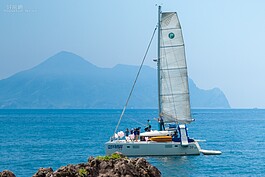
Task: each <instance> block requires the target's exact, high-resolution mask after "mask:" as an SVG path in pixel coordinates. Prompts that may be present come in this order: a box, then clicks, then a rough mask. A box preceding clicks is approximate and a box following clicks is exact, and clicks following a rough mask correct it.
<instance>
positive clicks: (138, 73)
mask: <svg viewBox="0 0 265 177" xmlns="http://www.w3.org/2000/svg"><path fill="white" fill-rule="evenodd" d="M156 29H157V26H156V27H155V29H154V32H153V34H152V37H151V40H150V42H149V44H148V47H147V49H146V51H145V54H144V57H143V60H142V63H141V65H140V68H139V70H138V72H137V75H136V78H135V80H134V83H133V86H132V88H131V91H130V94H129V96H128V98H127V100H126V103H125V105H124V107H123V110H122V113H121V115H120V119H119V121H118V124H117V126H116V128H115V131H114V134H113V136H115V133H116V132H117V130H118V128H119V125H120V122H121V119H122V117H123V115H124V112H125V110H126V107H127V105H128V103H129V100H130V98H131V95H132V93H133V90H134V87H135V84H136V81H137V79H138V77H139V75H140V72H141V69H142V67H143V64H144V61H145V58H146V56H147V53H148V51H149V48H150V46H151V43H152V41H153V38H154V36H155V32H156Z"/></svg>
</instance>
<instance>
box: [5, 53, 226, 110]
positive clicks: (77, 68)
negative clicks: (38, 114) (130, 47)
mask: <svg viewBox="0 0 265 177" xmlns="http://www.w3.org/2000/svg"><path fill="white" fill-rule="evenodd" d="M137 71H138V67H137V66H129V65H117V66H115V67H113V68H99V67H97V66H95V65H93V64H91V63H89V62H88V61H86V60H84V59H83V58H81V57H80V56H78V55H75V54H73V53H70V52H65V51H62V52H60V53H58V54H56V55H54V56H52V57H50V58H48V59H47V60H46V61H44V62H43V63H41V64H39V65H37V66H36V67H34V68H32V69H29V70H26V71H22V72H19V73H17V74H15V75H13V76H11V77H9V78H7V79H3V80H0V108H10V109H13V108H36V109H38V108H118V109H121V108H123V106H124V104H125V102H126V99H127V97H128V94H129V92H130V89H131V87H132V84H133V82H134V79H135V75H136V73H137ZM189 83H190V85H189V86H190V92H191V106H192V107H193V108H195V107H197V108H230V106H229V103H228V101H227V99H226V97H225V95H224V93H223V92H222V91H221V90H220V89H218V88H215V89H212V90H202V89H199V88H198V87H197V86H196V85H195V84H194V82H193V81H192V80H191V79H190V82H189ZM128 107H129V108H157V81H156V70H155V69H153V68H151V67H148V66H143V68H142V71H141V74H140V77H139V79H138V82H137V84H136V87H135V90H134V92H133V94H132V97H131V100H130V102H129V105H128Z"/></svg>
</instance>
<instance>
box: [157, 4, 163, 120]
mask: <svg viewBox="0 0 265 177" xmlns="http://www.w3.org/2000/svg"><path fill="white" fill-rule="evenodd" d="M160 23H161V6H158V24H157V28H158V31H157V33H158V35H157V41H158V44H157V83H158V116H159V115H160V113H161V110H162V108H161V99H160V93H161V87H160V85H161V83H160V82H161V81H160V30H161V29H160V28H161V27H160Z"/></svg>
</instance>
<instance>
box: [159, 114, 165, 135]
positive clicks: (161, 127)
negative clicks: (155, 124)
mask: <svg viewBox="0 0 265 177" xmlns="http://www.w3.org/2000/svg"><path fill="white" fill-rule="evenodd" d="M159 116H160V122H159V123H160V131H162V130H165V123H164V119H163V114H162V113H160V115H159Z"/></svg>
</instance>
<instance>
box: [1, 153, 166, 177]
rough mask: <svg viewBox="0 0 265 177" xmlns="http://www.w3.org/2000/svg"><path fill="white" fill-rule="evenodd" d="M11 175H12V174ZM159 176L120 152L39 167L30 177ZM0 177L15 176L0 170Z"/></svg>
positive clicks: (154, 168)
mask: <svg viewBox="0 0 265 177" xmlns="http://www.w3.org/2000/svg"><path fill="white" fill-rule="evenodd" d="M12 175H13V176H12ZM97 176H100V177H136V176H140V177H160V176H161V172H160V171H159V170H158V169H157V168H156V167H154V166H152V165H151V164H149V163H148V162H147V161H146V160H145V159H144V158H127V157H124V156H122V155H120V154H112V155H111V156H103V157H96V158H94V157H90V158H89V159H88V162H87V163H81V164H77V165H72V164H70V165H67V166H63V167H60V168H59V169H57V170H55V171H53V169H52V168H40V169H39V170H38V171H37V172H36V173H35V174H34V175H33V176H32V177H97ZM0 177H15V175H14V174H13V173H12V172H10V171H3V172H0Z"/></svg>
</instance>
